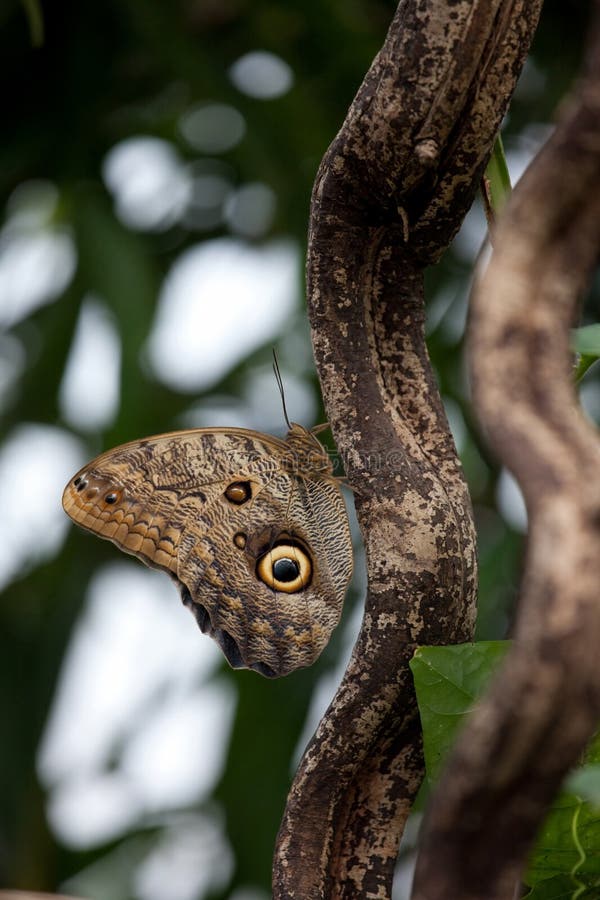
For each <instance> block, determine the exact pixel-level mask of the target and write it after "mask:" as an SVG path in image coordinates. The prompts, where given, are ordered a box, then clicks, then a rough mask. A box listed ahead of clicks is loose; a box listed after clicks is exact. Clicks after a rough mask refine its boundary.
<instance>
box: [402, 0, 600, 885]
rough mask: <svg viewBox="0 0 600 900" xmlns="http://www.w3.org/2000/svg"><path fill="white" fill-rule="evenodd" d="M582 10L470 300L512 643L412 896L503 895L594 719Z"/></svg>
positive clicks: (592, 183) (596, 144)
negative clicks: (516, 494) (553, 100)
mask: <svg viewBox="0 0 600 900" xmlns="http://www.w3.org/2000/svg"><path fill="white" fill-rule="evenodd" d="M595 7H596V22H595V26H594V34H593V40H592V42H591V44H590V48H589V51H588V55H587V63H586V70H585V73H584V75H583V77H582V79H581V80H580V82H579V84H578V86H577V89H576V91H575V93H574V96H573V97H572V99H571V101H570V103H569V105H568V106H567V108H565V109H564V110H563V113H562V116H561V118H560V121H559V124H558V127H557V129H556V131H555V133H554V134H553V136H552V137H551V139H550V140H549V141H548V143H547V145H546V146H545V147H544V149H543V150H542V151H541V153H540V154H539V156H538V158H537V159H536V160H535V161H534V163H533V164H532V166H531V167H530V169H529V171H528V172H527V173H526V175H525V176H524V178H523V180H522V181H521V182H520V184H519V185H518V187H517V189H516V190H515V192H514V195H513V198H512V200H511V202H510V204H509V206H508V208H507V210H506V214H505V216H504V217H503V219H502V220H501V222H500V224H499V226H498V229H497V232H496V234H495V238H494V254H493V258H492V260H491V263H490V265H489V266H488V269H487V271H486V272H485V274H484V275H483V276H482V277H481V279H480V280H479V283H478V284H477V286H476V289H475V290H474V293H473V300H472V302H473V314H472V321H471V334H470V344H471V347H470V352H471V366H472V374H473V387H474V397H475V402H476V406H477V409H478V412H479V416H480V418H481V421H482V423H483V425H484V427H485V429H486V431H487V434H488V436H489V440H490V442H491V443H492V445H493V446H494V448H495V450H496V452H497V454H498V456H499V457H500V459H501V460H502V461H503V462H504V463H505V464H506V465H507V466H508V467H509V468H510V469H511V471H512V472H513V473H514V474H515V476H516V477H517V479H518V481H519V483H520V485H521V487H522V490H523V493H524V495H525V499H526V503H527V508H528V513H529V519H530V533H529V542H528V550H527V560H526V568H525V573H524V577H523V584H522V595H521V600H520V606H519V611H518V618H517V624H516V633H515V640H514V642H513V646H512V648H511V650H510V652H509V654H508V657H507V659H506V662H505V664H504V665H503V667H502V671H501V672H500V673H499V675H498V676H497V678H496V679H495V681H494V684H493V685H492V688H491V690H490V691H489V693H488V694H487V695H486V697H485V698H484V700H483V701H482V702H481V704H480V705H479V706H478V708H477V710H476V712H475V713H474V714H473V716H472V717H471V719H470V720H469V722H468V724H467V726H466V728H465V731H464V733H463V734H462V736H461V739H460V740H459V743H458V745H457V747H456V748H455V750H454V752H453V754H452V758H451V760H450V763H449V765H448V767H447V769H446V771H445V774H444V776H443V779H442V783H441V784H440V785H439V788H438V791H437V792H436V795H435V801H434V802H433V803H432V806H431V810H430V813H429V819H428V822H427V828H426V831H425V836H424V839H423V845H422V852H421V855H420V858H419V862H418V866H417V874H416V879H415V892H414V895H413V896H414V897H415V898H418V900H424V898H427V900H435V898H442V897H451V896H460V897H461V898H464V900H469V898H484V897H485V898H486V900H488V898H489V900H494V898H498V900H500V898H507V897H511V896H512V895H513V894H512V891H513V890H514V886H515V883H516V881H517V879H518V877H519V874H520V872H521V870H522V867H523V865H524V859H525V855H526V853H527V852H528V850H529V848H530V846H531V844H532V842H533V839H534V836H535V832H536V829H537V827H538V826H539V824H540V822H541V818H542V816H543V815H544V813H545V812H546V810H547V808H548V806H549V804H550V802H551V800H552V798H553V796H554V794H555V793H556V791H557V790H558V788H559V786H560V783H561V780H562V778H563V777H564V775H565V773H566V772H567V770H568V769H569V767H570V766H572V765H573V764H574V763H575V762H576V761H577V759H578V757H579V755H580V753H581V752H582V750H583V748H584V746H585V743H586V742H587V741H588V740H589V738H590V737H591V735H592V734H593V732H594V730H595V729H596V728H597V725H598V719H599V717H600V675H599V673H598V658H597V657H598V646H599V645H600V607H599V606H598V584H600V452H599V451H600V446H599V441H598V436H597V434H596V432H595V430H594V429H593V428H592V427H591V426H590V424H589V423H588V422H587V421H586V420H585V418H584V416H583V415H582V413H581V411H580V409H579V407H578V404H577V401H576V397H575V391H574V386H573V378H572V360H571V354H570V350H569V329H570V327H571V325H572V323H573V320H574V317H575V314H576V312H577V307H578V301H579V298H580V297H581V294H582V292H583V289H584V288H585V286H586V284H587V281H588V279H589V277H590V274H591V271H592V268H593V266H594V265H595V263H596V261H597V258H598V252H599V250H600V239H599V234H600V3H598V2H596V3H595ZM441 872H443V878H442V876H441V874H440V873H441Z"/></svg>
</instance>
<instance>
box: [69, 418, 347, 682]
mask: <svg viewBox="0 0 600 900" xmlns="http://www.w3.org/2000/svg"><path fill="white" fill-rule="evenodd" d="M321 427H323V426H321ZM319 430H320V428H319V427H317V428H315V429H313V430H312V431H309V430H307V429H305V428H303V427H302V426H301V425H297V424H294V423H292V424H291V425H290V427H289V431H288V434H287V436H286V438H285V440H281V439H279V438H275V437H271V436H270V435H266V434H260V433H259V432H257V431H249V430H246V429H243V428H198V429H194V430H190V431H178V432H172V433H169V434H161V435H157V436H155V437H149V438H146V439H145V440H141V441H132V442H131V443H129V444H123V445H122V446H120V447H116V448H115V449H114V450H109V451H108V452H107V453H103V454H102V455H101V456H99V457H98V458H97V459H95V460H93V462H91V463H89V465H87V466H85V467H84V468H83V469H81V471H80V472H78V473H77V475H76V476H75V477H74V478H73V479H72V480H71V481H70V482H69V484H68V485H67V487H66V488H65V491H64V494H63V507H64V509H65V512H66V513H67V514H68V515H69V516H70V517H71V518H72V519H73V521H74V522H76V523H77V524H78V525H81V526H82V527H83V528H86V529H88V530H89V531H92V532H93V533H94V534H97V535H98V536H99V537H102V538H106V539H107V540H111V541H113V543H115V544H116V545H117V547H120V549H121V550H124V551H125V552H126V553H131V554H133V555H134V556H137V557H138V558H139V559H141V560H142V562H143V563H145V564H146V565H147V566H151V567H152V568H155V569H161V570H163V571H165V572H167V573H168V574H169V575H170V576H171V578H172V579H173V580H174V581H175V582H176V583H177V584H178V586H179V589H180V592H181V597H182V600H183V602H184V604H185V605H186V606H188V607H189V608H190V609H191V610H192V612H193V613H194V615H195V617H196V620H197V622H198V625H199V626H200V628H201V630H202V631H203V632H205V633H206V634H209V635H211V637H213V638H214V639H215V640H216V641H217V643H218V644H219V646H220V647H221V649H222V650H223V653H224V654H225V656H226V657H227V659H228V661H229V663H230V664H231V665H232V666H233V667H234V668H242V667H248V668H251V669H254V670H255V671H257V672H260V673H261V674H262V675H266V676H267V677H269V678H272V677H276V676H278V675H286V674H287V673H288V672H291V671H292V670H293V669H297V668H300V667H301V666H308V665H310V664H311V663H313V662H314V661H315V659H316V658H317V657H318V656H319V654H320V653H321V651H322V650H323V648H324V647H325V645H326V644H327V642H328V640H329V638H330V636H331V632H332V631H333V629H334V627H335V626H336V625H337V623H338V621H339V618H340V614H341V608H342V603H343V599H344V594H345V592H346V587H347V585H348V581H349V579H350V576H351V574H352V543H351V539H350V530H349V527H348V517H347V514H346V507H345V504H344V499H343V497H342V493H341V490H340V487H339V481H338V479H336V478H335V477H334V475H333V469H332V466H331V461H330V459H329V457H328V456H327V453H326V452H325V450H324V448H323V447H322V445H321V443H320V442H319V440H318V439H317V437H316V433H317V432H318V431H319Z"/></svg>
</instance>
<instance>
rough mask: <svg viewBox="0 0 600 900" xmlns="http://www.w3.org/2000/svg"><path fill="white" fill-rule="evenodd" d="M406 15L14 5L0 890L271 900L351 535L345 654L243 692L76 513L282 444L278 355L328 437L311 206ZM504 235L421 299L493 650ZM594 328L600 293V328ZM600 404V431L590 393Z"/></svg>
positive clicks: (333, 6)
mask: <svg viewBox="0 0 600 900" xmlns="http://www.w3.org/2000/svg"><path fill="white" fill-rule="evenodd" d="M394 6H395V4H394V3H393V2H392V0H171V2H169V3H163V2H159V0H104V2H102V3H95V4H89V3H80V2H75V0H53V2H52V3H50V2H46V3H42V4H41V7H36V4H35V3H33V2H32V0H23V2H19V0H4V2H3V4H2V6H1V7H0V69H1V73H2V85H3V91H2V93H3V101H4V102H3V104H2V106H3V112H2V125H1V133H2V140H1V141H0V329H1V331H0V417H1V418H0V421H1V433H0V502H1V505H0V510H1V514H0V589H1V590H2V597H1V604H0V617H1V619H0V667H1V679H0V704H1V706H0V736H1V740H0V753H1V757H0V886H8V885H11V886H14V887H28V888H32V889H33V888H36V889H46V890H52V889H58V888H60V889H62V890H64V891H69V892H71V893H75V894H80V895H81V896H85V897H90V898H92V900H129V898H132V900H201V898H205V897H206V898H208V897H210V898H229V900H263V898H266V897H268V896H269V895H270V890H269V884H270V862H271V853H272V847H273V842H274V838H275V833H276V830H277V827H278V823H279V819H280V816H281V813H282V810H283V806H284V802H285V797H286V793H287V790H288V787H289V784H290V780H291V777H292V774H293V771H294V768H295V766H296V764H297V762H298V759H299V757H300V755H301V752H302V749H303V747H304V746H305V744H306V742H307V740H308V738H309V737H310V735H311V733H312V731H313V730H314V727H315V725H316V723H317V721H318V718H319V716H320V714H321V713H322V711H323V710H324V708H325V706H326V705H327V703H328V701H329V699H330V698H331V696H332V695H333V692H334V690H335V686H336V684H337V683H338V682H339V679H340V677H341V673H342V672H343V669H344V665H345V662H346V660H347V658H348V654H349V652H350V650H351V647H352V643H353V640H354V636H355V634H356V631H357V629H358V627H359V624H360V615H361V602H362V594H363V589H364V575H363V571H362V569H363V567H362V560H361V550H360V543H359V540H358V536H357V535H356V528H355V535H356V554H357V574H356V577H355V580H354V584H353V589H352V591H351V594H350V596H349V600H348V603H347V608H346V612H345V615H344V619H343V622H342V625H341V626H340V628H339V629H338V630H337V632H336V634H335V636H334V639H333V641H332V643H331V645H330V647H329V648H328V649H327V651H326V652H325V653H324V654H323V657H322V658H321V659H320V660H319V662H318V663H317V664H316V665H315V666H314V667H313V668H311V669H310V670H306V671H301V672H297V673H295V674H293V675H290V676H289V677H287V678H285V679H282V680H280V681H275V682H268V681H266V680H265V679H262V678H261V677H260V676H258V675H256V674H254V673H250V672H232V671H231V670H230V669H229V668H228V667H227V665H226V663H225V662H224V660H223V658H222V657H221V655H220V653H219V651H218V650H217V648H216V646H214V645H213V643H212V641H210V640H209V639H208V638H206V637H204V636H202V635H201V634H200V632H199V631H198V629H197V627H196V625H195V623H194V621H193V619H192V617H191V616H190V615H189V613H188V611H187V610H185V609H184V608H183V606H182V605H181V603H180V600H179V597H178V594H177V591H176V589H175V588H174V586H173V585H172V584H171V583H170V582H169V580H168V579H167V578H166V577H165V576H162V575H160V574H159V573H156V572H151V571H148V570H146V569H144V567H143V566H142V565H141V564H139V563H137V562H136V561H134V560H130V559H128V558H127V557H125V556H123V555H121V554H120V553H119V552H118V551H117V550H116V549H115V548H114V547H113V546H112V545H111V544H109V543H107V542H102V541H99V540H97V539H95V538H93V537H91V536H89V535H86V534H84V533H82V532H80V531H78V530H77V529H75V528H73V527H71V526H70V525H69V523H68V522H67V520H66V517H65V516H64V514H63V513H62V510H61V506H60V495H61V491H62V487H63V485H64V483H65V482H66V481H67V479H68V478H69V477H70V476H71V475H72V474H73V473H74V472H75V470H76V469H77V468H79V466H81V465H82V464H83V463H85V462H86V461H87V460H88V459H89V458H90V457H92V456H94V455H96V454H97V453H99V452H100V451H101V450H103V449H106V448H108V447H111V446H114V445H115V444H117V443H120V442H123V441H126V440H131V439H134V438H139V437H142V436H145V435H148V434H152V433H156V432H161V431H168V430H171V429H176V428H179V427H189V426H208V425H236V426H246V427H250V428H255V429H258V430H261V431H269V432H272V433H275V434H283V433H284V431H285V427H284V422H283V416H282V411H281V404H280V400H279V395H278V392H277V387H276V384H275V379H274V377H273V374H272V371H271V351H272V348H273V347H275V348H276V350H277V354H278V357H279V363H280V367H281V371H282V375H283V380H284V382H285V387H286V394H287V404H288V409H289V412H290V416H291V418H292V419H293V420H296V421H299V422H302V423H303V424H305V425H312V424H315V423H317V422H319V421H322V420H323V417H324V413H323V410H322V406H321V401H320V394H319V389H318V382H317V380H316V376H315V372H314V368H313V362H312V356H311V349H310V340H309V332H308V326H307V322H306V315H305V308H304V298H303V264H304V255H305V233H306V224H307V218H308V208H309V198H310V190H311V186H312V181H313V178H314V175H315V172H316V168H317V166H318V163H319V161H320V158H321V156H322V154H323V152H324V151H325V149H326V147H327V145H328V143H329V141H330V140H331V139H332V138H333V136H334V134H335V132H336V130H337V129H338V127H339V126H340V124H341V122H342V120H343V117H344V114H345V111H346V109H347V106H348V104H349V103H350V101H351V100H352V97H353V95H354V93H355V91H356V89H357V87H358V85H359V84H360V81H361V79H362V76H363V74H364V72H365V71H366V69H367V67H368V66H369V64H370V61H371V59H372V57H373V56H374V54H375V53H376V51H377V49H378V48H379V46H380V44H381V41H382V39H383V36H384V34H385V30H386V28H387V25H388V23H389V20H390V18H391V15H392V13H393V9H394ZM587 7H588V4H587V3H585V2H576V0H574V2H571V3H568V4H565V3H564V2H563V0H548V2H547V4H546V7H545V10H544V14H543V19H542V25H541V27H540V31H539V33H538V36H537V38H536V41H535V44H534V47H533V51H532V54H531V58H530V60H529V61H528V63H527V65H526V67H525V70H524V73H523V76H522V78H521V81H520V83H519V87H518V89H517V93H516V96H515V99H514V102H513V105H512V107H511V110H510V113H509V115H508V117H507V119H506V122H505V125H504V140H505V145H506V149H507V154H508V160H509V167H510V170H511V175H512V178H513V181H514V180H516V179H517V178H518V177H519V175H520V174H521V172H522V171H523V169H524V168H525V166H526V165H527V163H528V162H529V160H530V159H531V157H532V155H533V154H534V153H535V151H536V150H537V148H538V147H539V146H540V145H541V143H542V142H543V141H544V140H545V139H546V137H547V136H548V134H549V132H550V130H551V128H552V120H553V114H554V110H555V108H556V106H557V103H558V102H559V101H560V99H561V98H562V97H563V96H564V94H565V92H566V90H567V89H568V86H569V84H570V82H571V80H572V77H573V73H574V71H575V70H576V67H577V62H578V59H579V58H580V55H581V49H582V41H583V36H584V33H585V28H586V22H587ZM39 14H41V17H40V15H39ZM484 238H485V222H484V218H483V215H482V212H481V209H480V207H479V205H478V204H477V205H476V206H475V208H474V209H473V211H472V212H471V213H470V214H469V216H468V218H467V220H466V222H465V225H464V227H463V228H462V230H461V232H460V234H459V235H458V237H457V239H456V241H455V243H454V245H453V247H452V249H451V251H450V252H448V253H447V255H446V257H445V259H444V260H443V262H442V263H441V264H440V265H439V266H438V267H437V268H436V269H435V270H433V271H431V272H430V273H429V275H428V297H429V309H428V326H427V328H428V340H429V347H430V352H431V355H432V359H433V362H434V365H435V368H436V371H437V374H438V377H439V382H440V386H441V390H442V394H443V397H444V402H445V404H446V408H447V411H448V416H449V419H450V422H451V425H452V429H453V432H454V435H455V439H456V443H457V446H458V449H459V452H460V454H461V458H462V460H463V464H464V467H465V471H466V474H467V478H468V480H469V484H470V487H471V490H472V494H473V500H474V505H475V511H476V518H477V524H478V530H479V540H480V561H481V610H480V617H479V624H478V637H480V638H493V637H502V636H504V635H505V634H506V630H507V625H508V622H509V618H510V610H511V608H512V606H513V604H514V600H515V591H516V585H517V583H518V576H519V566H520V560H521V558H522V549H523V534H524V530H525V527H526V520H525V513H524V510H523V506H522V502H521V499H520V495H519V493H518V491H517V490H516V488H515V486H514V483H513V482H512V480H511V478H510V476H509V475H508V474H507V473H505V472H502V471H500V470H499V469H498V467H497V465H496V463H495V462H494V459H493V453H491V452H490V451H489V450H488V449H486V448H485V446H484V445H483V443H482V441H481V438H480V436H479V435H478V433H477V430H476V427H475V424H474V421H473V415H472V412H471V408H470V404H469V396H468V385H467V380H466V376H465V367H464V361H463V336H464V328H465V319H466V304H467V297H468V289H469V281H470V275H471V270H472V265H473V262H474V259H475V257H476V255H477V253H478V251H479V249H480V247H481V244H482V242H483V240H484ZM597 307H598V302H597V299H594V296H592V297H590V298H589V300H588V307H587V310H586V317H587V318H586V321H593V320H594V319H597V318H598V315H597V312H598V309H597ZM535 364H536V361H535V360H532V365H535ZM582 394H583V399H584V403H585V405H586V408H587V409H588V411H589V413H590V415H592V416H593V417H595V418H597V417H598V412H599V410H600V389H599V385H598V381H597V379H596V378H595V375H594V373H593V371H592V372H591V373H590V374H589V375H588V376H587V377H586V380H585V382H584V387H583V390H582ZM349 503H350V505H351V499H350V500H349ZM418 821H419V816H418V814H417V815H416V816H415V818H414V820H413V822H412V823H411V827H410V828H409V829H408V836H407V840H406V841H405V843H404V846H403V851H402V855H401V864H400V866H399V870H398V878H397V881H396V885H395V897H396V898H397V900H402V898H404V897H406V896H407V891H408V885H409V883H410V873H411V861H412V858H413V855H414V853H413V844H414V839H415V834H416V830H417V827H418Z"/></svg>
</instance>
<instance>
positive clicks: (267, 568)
mask: <svg viewBox="0 0 600 900" xmlns="http://www.w3.org/2000/svg"><path fill="white" fill-rule="evenodd" d="M312 572H313V565H312V559H311V556H310V553H309V551H308V550H307V549H306V548H305V547H303V546H302V544H301V543H300V542H299V541H294V540H292V539H289V540H282V541H279V542H278V543H276V544H274V545H273V547H270V548H269V549H268V550H267V551H266V553H264V554H263V555H262V556H261V557H260V559H259V560H258V562H257V564H256V574H257V576H258V577H259V578H260V580H261V581H262V582H264V584H266V585H267V587H269V588H271V589H272V590H274V591H281V592H283V593H284V594H295V593H297V592H298V591H302V590H304V589H305V588H307V587H308V585H309V584H310V582H311V578H312Z"/></svg>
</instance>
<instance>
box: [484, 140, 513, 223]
mask: <svg viewBox="0 0 600 900" xmlns="http://www.w3.org/2000/svg"><path fill="white" fill-rule="evenodd" d="M485 179H486V181H487V191H486V199H487V202H488V203H489V205H490V207H491V210H492V212H493V214H494V217H495V218H497V217H498V216H499V215H500V213H501V212H502V210H503V209H504V207H505V206H506V204H507V202H508V198H509V197H510V194H511V191H512V187H511V183H510V175H509V173H508V165H507V164H506V156H505V155H504V145H503V144H502V138H501V137H500V135H498V136H497V137H496V140H495V142H494V149H493V150H492V155H491V157H490V161H489V162H488V164H487V168H486V170H485Z"/></svg>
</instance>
